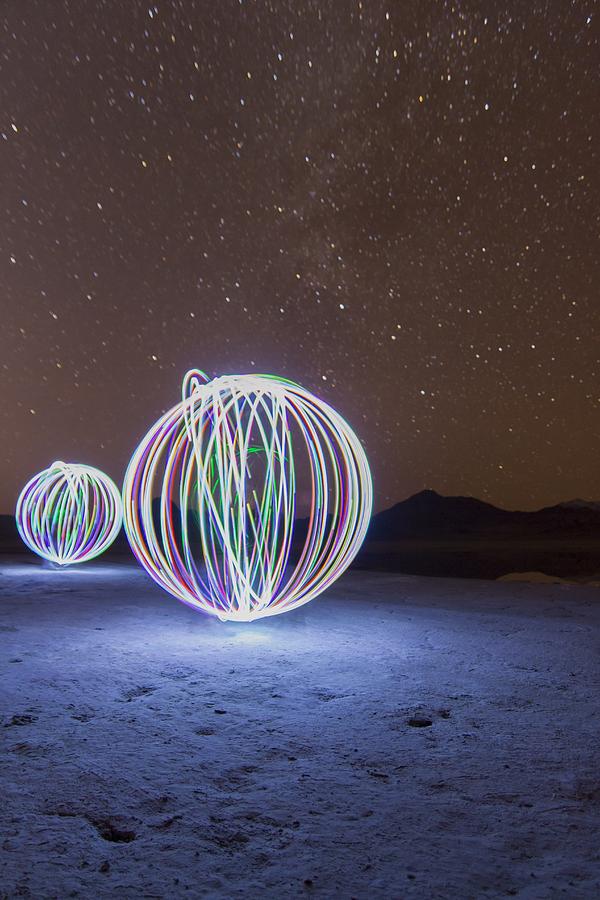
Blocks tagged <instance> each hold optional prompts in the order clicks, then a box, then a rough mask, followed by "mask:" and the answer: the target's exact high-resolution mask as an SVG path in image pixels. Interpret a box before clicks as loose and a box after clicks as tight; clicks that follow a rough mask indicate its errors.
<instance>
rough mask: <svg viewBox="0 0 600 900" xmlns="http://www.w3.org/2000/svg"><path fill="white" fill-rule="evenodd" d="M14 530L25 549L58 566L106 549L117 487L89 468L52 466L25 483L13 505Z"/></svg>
mask: <svg viewBox="0 0 600 900" xmlns="http://www.w3.org/2000/svg"><path fill="white" fill-rule="evenodd" d="M15 517H16V521H17V528H18V529H19V534H20V535H21V537H22V539H23V541H24V542H25V543H26V544H27V546H28V547H29V548H30V549H31V550H33V552H34V553H37V554H38V556H42V557H43V558H44V559H48V560H50V561H51V562H54V563H58V564H59V565H61V566H66V565H72V564H73V563H80V562H85V561H86V560H88V559H93V558H94V557H95V556H99V555H100V553H104V551H105V550H106V549H107V548H108V547H110V545H111V544H112V542H113V541H114V539H115V538H116V536H117V534H118V533H119V529H120V528H121V524H122V521H123V507H122V504H121V496H120V493H119V489H118V488H117V486H116V484H115V483H114V482H113V481H112V480H111V479H110V478H109V477H108V475H105V474H104V472H100V471H99V469H94V468H93V467H92V466H82V465H79V464H77V463H64V462H55V463H53V464H52V465H51V466H50V467H49V468H48V469H44V471H43V472H40V473H39V474H38V475H35V476H34V477H33V478H32V479H31V481H28V482H27V484H26V485H25V487H24V488H23V490H22V491H21V496H20V497H19V499H18V501H17V509H16V513H15Z"/></svg>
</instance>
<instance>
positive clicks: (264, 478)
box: [123, 370, 373, 622]
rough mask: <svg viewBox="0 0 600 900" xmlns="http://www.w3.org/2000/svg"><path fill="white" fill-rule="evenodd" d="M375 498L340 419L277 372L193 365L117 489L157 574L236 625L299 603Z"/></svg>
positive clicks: (132, 534)
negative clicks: (210, 373) (231, 371)
mask: <svg viewBox="0 0 600 900" xmlns="http://www.w3.org/2000/svg"><path fill="white" fill-rule="evenodd" d="M372 502H373V487H372V482H371V474H370V471H369V466H368V463H367V458H366V455H365V452H364V450H363V448H362V445H361V443H360V441H359V440H358V438H357V436H356V434H355V433H354V431H353V430H352V429H351V428H350V426H349V425H348V423H347V422H346V421H344V419H343V418H342V417H341V416H340V415H339V413H337V412H336V411H335V410H334V409H333V408H332V407H331V406H329V404H327V403H325V402H324V401H323V400H320V399H319V398H317V397H315V395H314V394H311V393H310V392H309V391H307V390H305V389H304V388H302V387H300V386H299V385H297V384H294V383H293V382H291V381H286V380H285V379H283V378H277V377H275V376H274V375H223V376H221V377H219V378H215V379H214V380H212V381H208V379H207V377H206V375H204V373H203V372H200V371H199V370H192V371H191V372H188V373H187V375H186V376H185V378H184V381H183V387H182V400H181V402H180V403H178V404H177V405H176V406H174V407H173V408H172V409H170V410H169V411H168V412H166V413H165V414H164V415H163V416H162V417H161V418H160V419H159V420H158V421H157V422H156V423H155V424H154V425H153V426H152V428H150V430H149V431H148V433H147V434H146V436H145V437H144V438H143V440H142V441H141V443H140V444H139V446H138V448H137V449H136V451H135V452H134V454H133V456H132V458H131V461H130V463H129V466H128V468H127V472H126V474H125V481H124V485H123V515H124V524H125V531H126V533H127V537H128V539H129V542H130V544H131V547H132V549H133V552H134V553H135V555H136V557H137V558H138V560H139V561H140V563H141V564H142V566H143V567H144V568H145V569H146V570H147V571H148V572H149V574H150V575H151V576H152V578H153V579H154V580H155V581H156V582H157V583H158V584H159V585H160V586H161V587H162V588H164V589H165V590H166V591H168V592H169V593H170V594H173V596H174V597H177V598H178V599H179V600H182V601H183V602H184V603H187V604H188V605H189V606H192V607H194V608H195V609H198V610H202V611H204V612H206V613H209V614H212V615H215V616H218V617H219V619H221V620H235V621H243V622H247V621H250V620H252V619H257V618H261V617H264V616H272V615H276V614H278V613H282V612H287V611H289V610H292V609H295V608H296V607H298V606H301V605H302V604H304V603H307V602H308V601H309V600H312V598H313V597H316V595H317V594H320V593H321V592H322V591H324V590H325V588H327V587H328V586H329V585H330V584H331V583H332V582H333V581H335V579H336V578H338V577H339V576H340V575H341V574H342V572H343V571H344V570H345V569H346V568H347V566H348V565H349V564H350V563H351V561H352V559H353V558H354V557H355V555H356V553H357V552H358V549H359V547H360V545H361V543H362V541H363V538H364V536H365V533H366V530H367V527H368V524H369V520H370V516H371V508H372ZM303 514H304V515H305V518H301V516H302V515H303Z"/></svg>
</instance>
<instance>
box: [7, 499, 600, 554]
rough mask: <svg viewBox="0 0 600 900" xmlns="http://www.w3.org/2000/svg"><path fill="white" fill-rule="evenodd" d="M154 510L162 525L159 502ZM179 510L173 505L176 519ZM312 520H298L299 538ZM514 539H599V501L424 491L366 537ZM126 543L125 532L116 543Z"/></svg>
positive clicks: (13, 532) (10, 540)
mask: <svg viewBox="0 0 600 900" xmlns="http://www.w3.org/2000/svg"><path fill="white" fill-rule="evenodd" d="M154 512H155V517H156V523H157V525H158V514H157V513H158V508H157V501H154ZM177 513H178V510H177V509H176V508H174V509H173V514H174V518H175V521H176V522H177V519H178V515H177ZM307 525H308V521H307V519H299V520H297V522H296V534H297V537H300V536H301V535H302V533H303V532H305V530H306V528H307ZM461 537H462V538H477V537H485V538H489V539H493V538H496V539H511V538H525V537H527V538H536V537H538V538H544V537H546V538H560V537H580V538H598V539H600V502H596V501H588V500H581V499H575V500H568V501H565V502H563V503H558V504H557V505H555V506H546V507H543V508H542V509H539V510H536V511H534V512H522V511H519V510H514V511H513V510H507V509H500V508H499V507H497V506H493V505H492V504H491V503H486V502H485V501H483V500H477V499H476V498H475V497H445V496H442V495H441V494H438V493H437V492H436V491H432V490H424V491H420V492H419V493H418V494H413V496H412V497H408V499H406V500H402V501H400V502H399V503H396V504H394V506H391V507H390V508H389V509H385V510H383V511H382V512H380V513H376V515H374V516H373V518H372V519H371V524H370V526H369V531H368V534H367V541H369V540H375V541H397V540H408V539H410V538H415V539H420V540H428V539H430V540H439V539H452V538H461ZM0 544H2V545H4V546H10V547H12V546H17V547H19V546H20V545H21V541H20V538H19V535H18V532H17V528H16V524H15V519H14V516H11V515H0ZM120 544H123V545H124V546H126V539H125V535H124V534H123V533H121V535H120V537H119V540H118V541H117V546H119V545H120Z"/></svg>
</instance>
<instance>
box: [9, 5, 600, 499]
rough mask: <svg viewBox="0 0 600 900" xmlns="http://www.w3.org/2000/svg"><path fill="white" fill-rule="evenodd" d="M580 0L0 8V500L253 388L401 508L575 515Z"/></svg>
mask: <svg viewBox="0 0 600 900" xmlns="http://www.w3.org/2000/svg"><path fill="white" fill-rule="evenodd" d="M594 7H595V4H594V3H593V2H586V0H581V2H576V3H568V2H566V0H550V2H545V3H538V2H531V3H523V2H521V0H518V2H514V3H483V2H479V3H476V2H470V3H468V2H461V0H454V2H452V3H445V2H426V0H423V2H418V3H417V2H402V3H400V2H392V0H386V2H384V0H363V2H362V3H358V2H342V0H330V2H316V0H290V2H288V0H273V2H259V0H257V2H251V0H218V2H215V0H205V2H193V0H180V2H160V3H157V4H156V5H150V4H147V3H140V2H137V0H129V2H126V3H124V2H121V0H106V2H102V0H77V2H76V0H72V2H64V0H62V2H61V0H5V3H4V4H3V10H2V32H1V53H0V62H1V70H2V71H1V80H0V100H1V109H0V131H1V138H0V179H1V183H2V193H1V196H2V199H3V203H4V206H3V215H2V218H1V221H0V288H1V293H0V306H1V311H2V330H1V335H0V341H1V357H0V362H1V365H2V369H1V370H0V374H1V385H0V412H1V419H0V421H1V423H2V432H3V441H2V448H1V456H0V458H1V460H2V476H3V477H2V479H1V487H0V509H2V510H4V511H9V510H11V509H12V507H13V505H14V501H15V498H16V496H17V494H18V491H19V489H20V487H21V486H22V484H23V483H24V482H25V481H26V480H27V478H29V477H30V476H31V475H32V474H33V473H34V472H35V471H38V470H40V469H42V468H45V467H46V466H47V465H49V464H50V463H51V462H52V461H53V460H55V459H65V460H67V461H74V462H81V463H88V464H91V465H94V466H98V467H100V468H101V469H104V470H105V471H107V472H108V473H109V474H110V475H111V476H112V477H114V478H115V479H117V480H119V479H121V478H122V475H123V472H124V469H125V466H126V464H127V461H128V459H129V456H130V455H131V453H132V451H133V449H134V447H135V445H136V443H137V441H138V440H139V439H140V437H141V436H142V435H143V434H144V433H145V431H146V429H147V428H148V427H149V425H150V424H151V423H152V422H153V421H154V420H155V419H156V418H157V417H158V415H159V414H160V413H161V412H162V411H163V410H165V409H166V408H168V407H169V406H171V405H173V404H174V403H176V402H177V400H178V397H179V393H180V383H181V378H182V377H183V375H184V373H185V371H186V370H187V369H188V368H190V367H192V366H197V367H200V368H201V369H204V370H205V371H208V372H210V373H213V374H222V373H229V372H274V373H277V374H280V375H283V376H286V377H288V378H292V379H293V380H295V381H298V382H300V383H301V384H303V385H304V386H305V387H307V388H309V389H310V390H313V391H316V392H317V393H318V394H319V395H320V396H321V397H323V398H324V399H326V400H328V401H329V402H331V403H332V404H333V405H334V406H335V407H336V408H337V409H338V410H339V411H340V412H341V413H342V414H343V415H344V416H345V417H346V418H347V419H348V420H349V422H350V423H351V424H352V426H353V428H354V429H355V430H356V431H357V433H358V434H359V435H360V436H361V438H362V439H363V440H364V444H365V447H366V450H367V453H368V456H369V459H370V462H371V466H372V469H373V476H374V482H375V490H376V498H377V500H376V505H377V506H378V507H383V506H386V505H390V503H392V502H394V501H396V500H399V499H401V498H403V497H404V496H406V495H408V494H409V493H411V492H413V491H416V490H419V489H421V488H423V487H431V488H435V489H437V490H439V491H441V492H444V493H463V494H473V495H476V496H478V497H481V498H483V499H487V500H490V501H492V502H495V503H498V504H501V505H504V506H520V507H524V508H531V507H535V506H540V505H542V504H545V503H551V502H555V501H558V500H564V499H567V498H571V497H575V496H581V495H583V496H586V497H595V498H599V497H600V466H599V464H598V455H599V449H600V447H599V443H600V442H599V437H600V426H599V417H598V410H599V406H600V383H599V375H600V363H599V361H598V356H599V346H600V345H599V338H600V310H599V304H600V300H599V298H598V295H597V289H596V292H594V290H593V287H594V284H593V279H594V276H595V275H596V269H597V263H596V259H597V256H598V243H597V204H596V199H597V198H596V196H595V195H594V193H593V189H592V181H593V177H594V175H595V174H596V167H597V163H596V156H595V146H594V139H595V138H596V137H597V133H598V114H597V108H598V93H597V90H596V89H595V87H594V85H595V82H596V87H597V74H596V72H597V63H598V45H597V40H596V38H595V34H596V31H595V26H597V22H596V21H595V19H594V17H593V12H594Z"/></svg>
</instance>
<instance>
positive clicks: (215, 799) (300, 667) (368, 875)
mask: <svg viewBox="0 0 600 900" xmlns="http://www.w3.org/2000/svg"><path fill="white" fill-rule="evenodd" d="M23 559H25V557H24V558H23ZM0 643H1V647H2V652H1V658H0V659H1V670H2V671H1V678H2V682H1V684H2V696H1V713H2V724H3V726H4V727H3V728H0V734H1V738H2V744H3V748H2V766H1V778H2V785H1V788H2V794H1V797H2V803H1V813H0V815H1V819H2V821H1V823H0V824H1V830H2V837H1V841H2V853H1V855H0V895H1V896H5V897H33V898H50V897H59V898H64V897H90V898H103V897H119V898H127V900H129V898H138V897H150V898H152V897H159V898H162V897H168V898H179V897H198V896H201V897H214V898H222V897H223V898H230V897H231V898H238V897H240V898H241V897H244V898H254V897H268V898H271V897H272V898H285V897H304V896H306V897H310V896H314V897H327V898H329V897H336V896H339V897H342V898H351V897H356V898H400V897H424V898H437V897H440V898H447V897H450V898H453V897H457V898H470V897H474V898H475V897H477V898H478V897H503V896H518V897H526V898H553V897H569V898H580V897H581V898H587V897H597V896H600V842H599V840H598V834H599V829H600V717H599V715H598V707H599V703H600V700H599V697H600V692H599V688H600V652H599V651H600V591H599V590H598V589H597V588H596V589H593V588H586V587H579V586H574V585H529V584H511V583H493V582H484V581H459V580H446V579H433V578H419V577H403V576H399V575H378V574H369V573H365V572H353V573H350V574H348V575H347V576H346V577H344V578H343V579H342V580H341V581H340V582H338V584H337V585H336V586H335V587H334V588H332V589H331V590H330V591H329V592H328V593H327V594H326V595H325V596H324V597H322V598H320V599H317V600H315V601H313V602H312V603H310V604H308V605H307V606H305V607H304V608H302V609H301V610H298V611H296V612H293V613H290V614H286V615H282V616H277V617H275V618H272V619H268V620H263V621H261V622H259V623H257V624H251V625H232V624H225V625H224V624H221V623H219V622H218V621H216V620H212V619H209V618H207V617H205V616H202V615H201V614H198V613H195V612H193V611H192V610H190V609H188V608H187V607H185V606H184V605H182V604H180V603H178V602H177V601H176V600H174V599H173V598H170V597H169V596H168V595H166V594H164V593H162V592H161V591H160V590H159V589H158V588H157V587H155V586H154V585H153V583H152V582H151V581H150V580H149V579H148V577H147V576H146V575H145V574H144V573H143V572H142V571H141V570H139V569H138V568H135V567H134V566H124V565H121V566H119V565H114V564H111V563H106V564H102V563H101V562H98V563H92V564H90V565H88V566H87V567H85V566H81V567H77V568H74V569H72V570H69V571H64V572H55V571H51V570H48V569H45V568H43V567H42V566H40V565H37V564H31V563H30V562H29V560H27V562H26V563H25V562H23V561H21V562H17V561H10V560H7V559H4V560H2V562H1V564H0ZM411 721H412V724H410V722H411ZM429 721H430V722H431V724H424V723H426V722H429Z"/></svg>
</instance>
